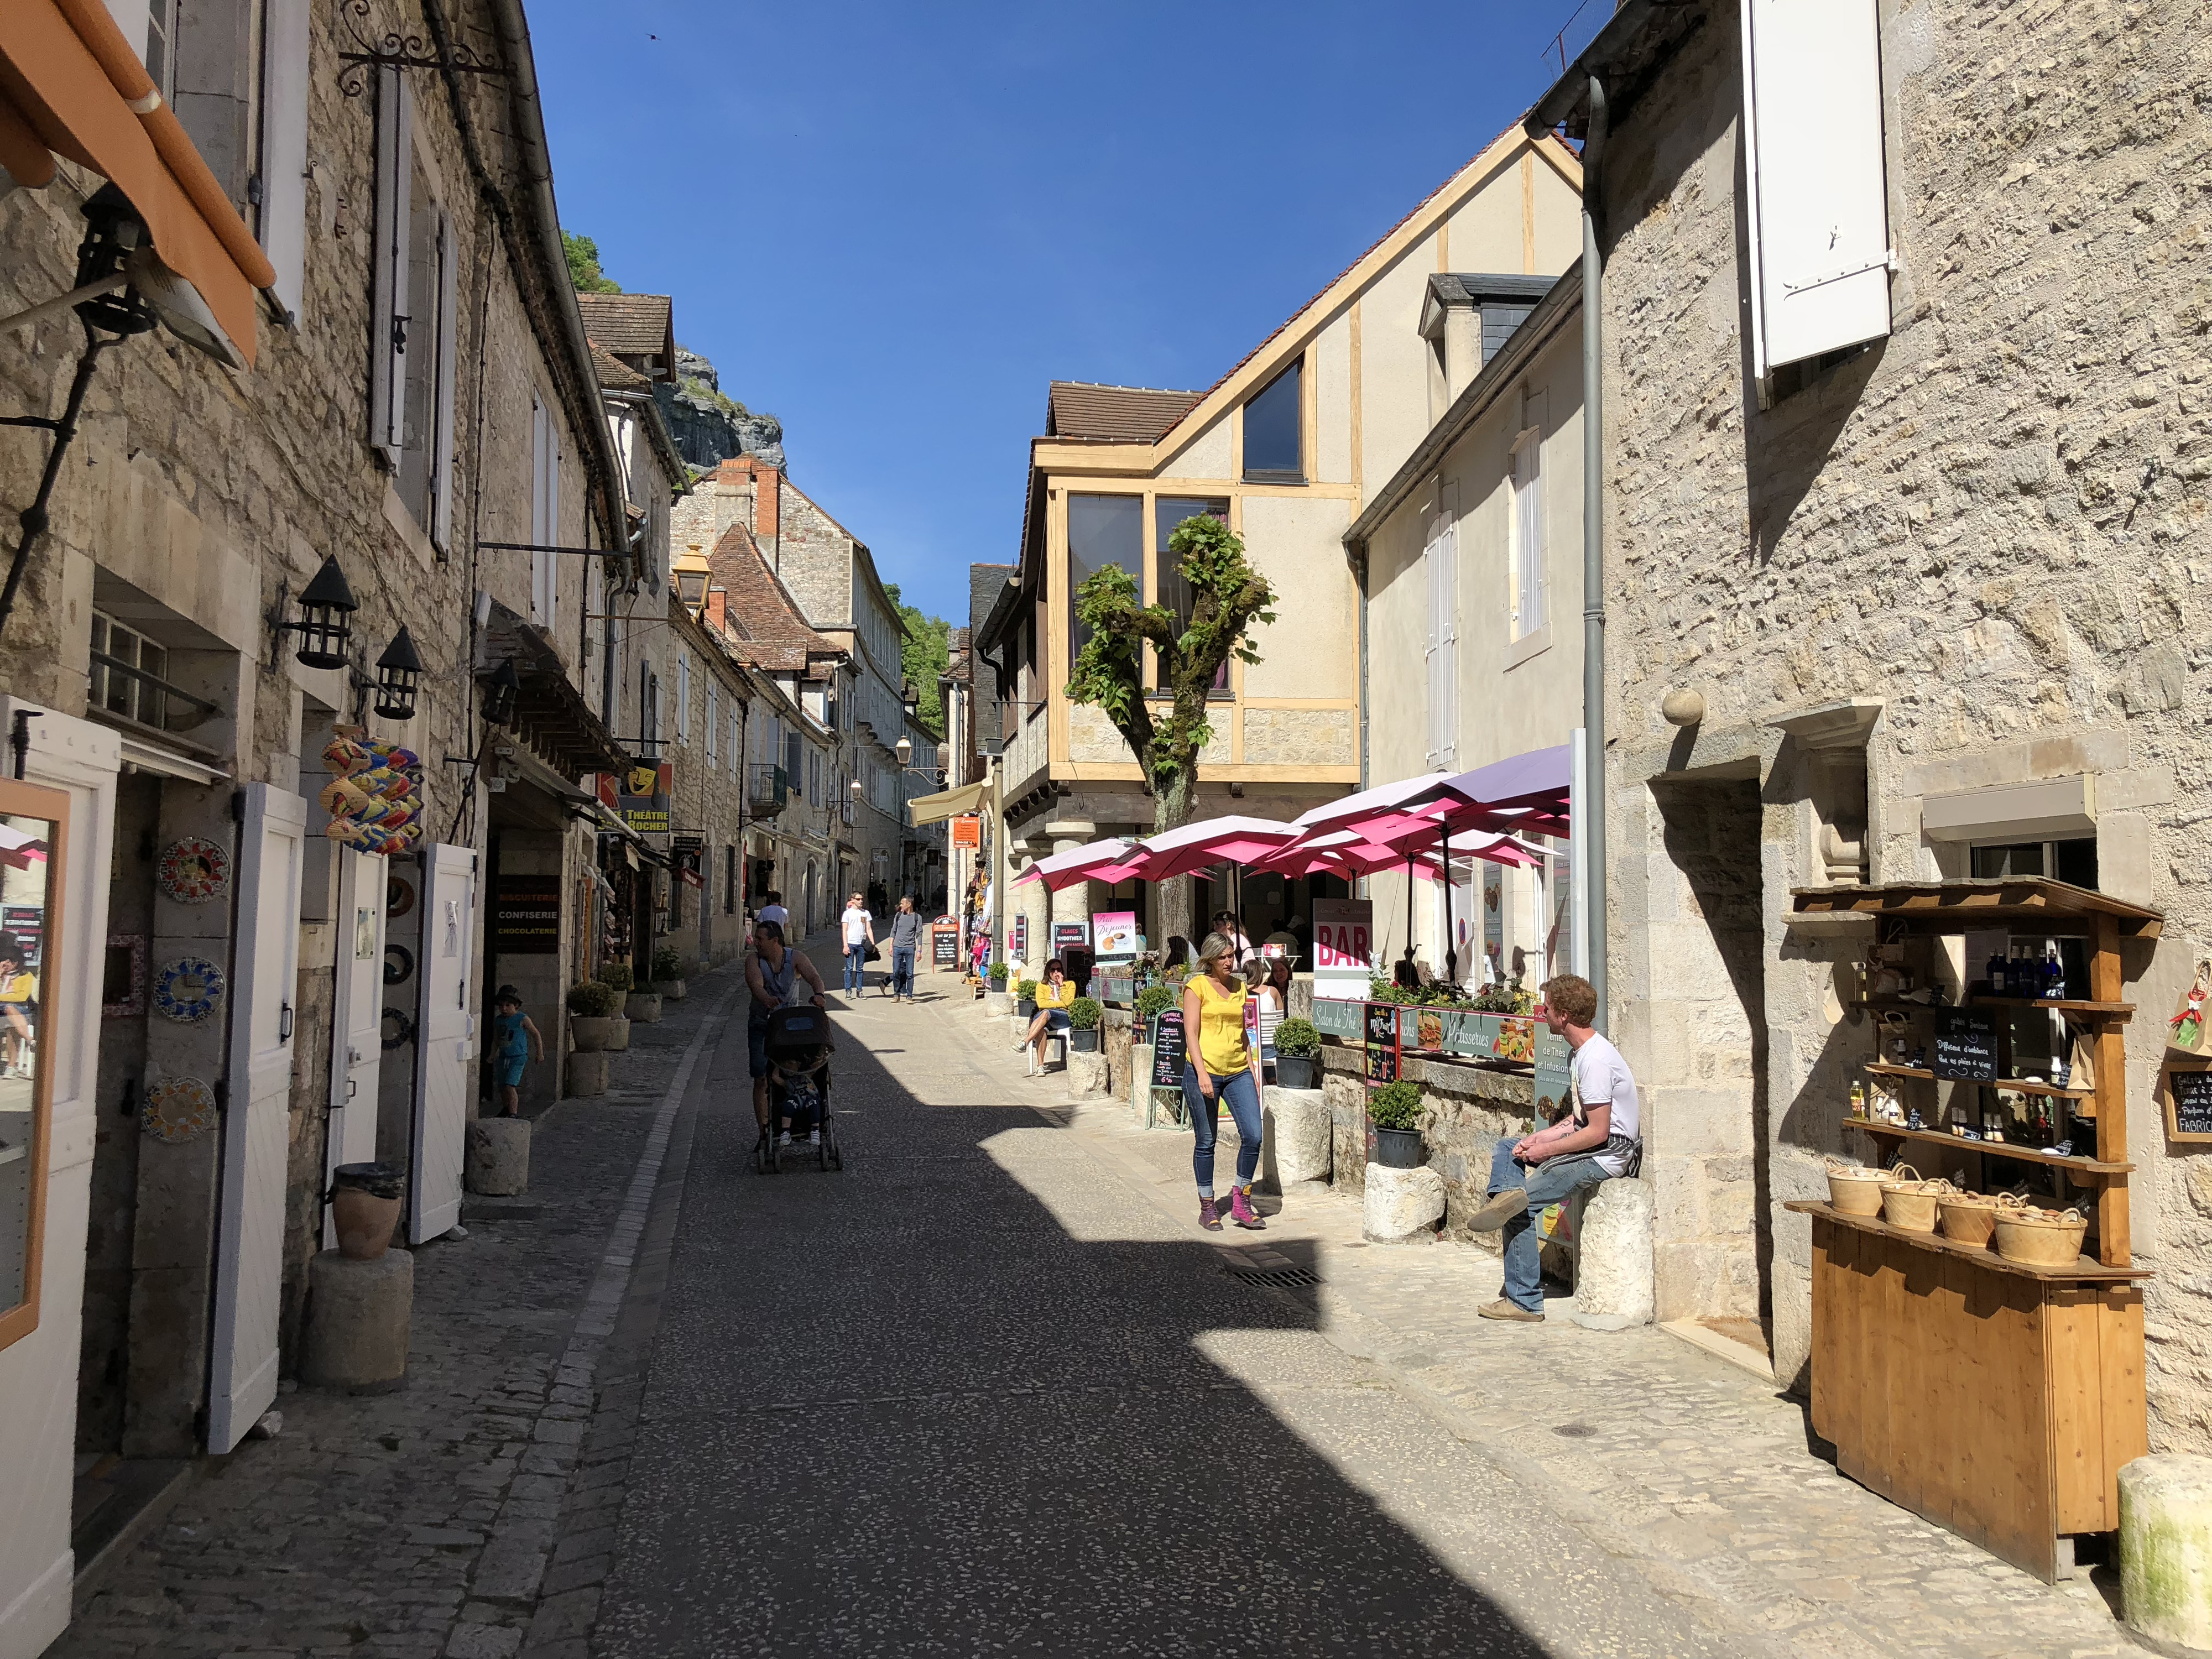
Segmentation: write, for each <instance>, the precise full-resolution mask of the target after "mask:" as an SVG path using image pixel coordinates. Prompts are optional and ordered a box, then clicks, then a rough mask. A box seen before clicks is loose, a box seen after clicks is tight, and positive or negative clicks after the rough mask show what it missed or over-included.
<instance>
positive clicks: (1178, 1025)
mask: <svg viewBox="0 0 2212 1659" xmlns="http://www.w3.org/2000/svg"><path fill="white" fill-rule="evenodd" d="M1184 1053H1185V1050H1184V1048H1183V1033H1182V1009H1180V1008H1163V1009H1162V1010H1160V1012H1158V1013H1157V1014H1155V1015H1153V1016H1152V1087H1154V1088H1155V1089H1180V1088H1182V1066H1183V1056H1184Z"/></svg>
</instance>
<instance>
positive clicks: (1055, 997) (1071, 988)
mask: <svg viewBox="0 0 2212 1659" xmlns="http://www.w3.org/2000/svg"><path fill="white" fill-rule="evenodd" d="M1074 1002H1075V981H1073V980H1072V979H1070V978H1068V976H1067V969H1066V965H1065V964H1063V963H1061V961H1060V958H1059V957H1054V958H1053V959H1052V960H1051V961H1050V962H1048V963H1045V965H1044V977H1043V978H1042V979H1041V980H1039V981H1037V988H1036V1006H1037V1012H1036V1018H1035V1019H1033V1020H1031V1021H1030V1029H1029V1034H1028V1035H1027V1036H1024V1037H1023V1038H1022V1040H1021V1041H1020V1042H1017V1043H1016V1044H1015V1045H1014V1049H1015V1052H1016V1053H1019V1052H1020V1051H1021V1050H1022V1049H1024V1048H1035V1049H1036V1051H1037V1055H1036V1057H1037V1060H1038V1061H1039V1062H1040V1063H1042V1061H1043V1060H1044V1047H1043V1044H1044V1039H1045V1033H1047V1032H1048V1031H1057V1032H1060V1033H1061V1034H1063V1035H1065V1034H1066V1032H1067V1031H1068V1030H1069V1029H1070V1028H1071V1025H1072V1024H1073V1023H1072V1022H1071V1021H1070V1020H1069V1018H1068V1017H1067V1011H1068V1009H1069V1008H1070V1007H1071V1006H1073V1004H1074Z"/></svg>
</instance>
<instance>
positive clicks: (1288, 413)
mask: <svg viewBox="0 0 2212 1659" xmlns="http://www.w3.org/2000/svg"><path fill="white" fill-rule="evenodd" d="M1299 367H1300V366H1299V365H1298V364H1297V363H1292V364H1291V366H1290V367H1289V368H1286V369H1285V370H1284V371H1283V372H1282V373H1281V374H1278V375H1277V376H1275V378H1274V379H1273V380H1270V381H1269V382H1268V383H1267V389H1266V390H1265V391H1263V392H1260V393H1259V394H1258V395H1257V396H1256V397H1255V398H1253V399H1252V400H1251V401H1250V402H1249V403H1248V404H1245V405H1244V476H1245V477H1248V478H1251V479H1255V480H1258V481H1261V482H1262V483H1265V482H1268V481H1271V480H1272V481H1279V482H1285V483H1304V482H1305V458H1304V454H1303V453H1301V449H1300V445H1299V436H1300V428H1302V426H1303V425H1304V422H1302V421H1301V420H1300V419H1299V416H1300V415H1301V413H1302V412H1303V408H1302V404H1301V403H1300V400H1299V398H1298V380H1299V372H1298V371H1299Z"/></svg>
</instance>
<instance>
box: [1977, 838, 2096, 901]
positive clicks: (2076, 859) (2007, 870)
mask: <svg viewBox="0 0 2212 1659" xmlns="http://www.w3.org/2000/svg"><path fill="white" fill-rule="evenodd" d="M1972 876H1973V878H1974V879H1975V880H1977V881H1999V880H2002V879H2003V878H2005V877H2007V876H2048V877H2050V878H2051V879H2052V880H2053V881H2063V882H2069V883H2071V884H2073V885H2074V886H2076V887H2087V888H2089V889H2091V890H2095V888H2096V885H2097V838H2096V837H2095V836H2079V837H2076V838H2073V839H2069V840H2067V841H2028V842H2001V843H1995V844H1991V845H1988V846H1982V847H1976V848H1973V849H1972Z"/></svg>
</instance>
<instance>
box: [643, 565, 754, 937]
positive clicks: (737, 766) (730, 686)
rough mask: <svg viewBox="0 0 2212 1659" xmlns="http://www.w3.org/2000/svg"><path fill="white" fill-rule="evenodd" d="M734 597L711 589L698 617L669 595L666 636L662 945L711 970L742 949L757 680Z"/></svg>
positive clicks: (721, 590) (672, 595)
mask: <svg viewBox="0 0 2212 1659" xmlns="http://www.w3.org/2000/svg"><path fill="white" fill-rule="evenodd" d="M729 618H730V611H729V607H728V594H727V592H726V591H725V590H723V589H720V588H709V589H708V590H707V592H705V594H704V596H703V600H702V604H701V605H700V608H699V611H698V612H697V614H696V615H695V614H694V613H693V611H691V609H690V606H688V605H685V604H684V600H683V599H682V597H681V596H680V595H675V594H671V596H670V598H669V601H668V627H667V629H666V630H665V631H666V634H667V636H668V638H669V641H670V642H671V649H672V651H673V653H674V655H675V659H676V665H675V684H676V702H675V708H674V710H673V726H672V740H671V743H670V744H669V751H668V752H669V755H670V757H671V762H670V763H671V767H672V769H673V770H672V777H671V790H670V795H669V806H670V818H671V829H670V834H669V848H670V859H669V866H670V867H669V872H668V878H667V880H668V902H667V904H666V905H665V907H664V909H665V915H666V921H665V926H664V927H663V928H662V929H661V932H662V934H663V938H662V939H661V940H660V941H659V943H661V944H663V945H666V946H667V948H669V949H670V950H672V951H675V952H676V954H677V955H678V957H682V958H684V960H685V961H686V962H691V963H700V964H702V966H707V967H712V966H714V965H716V964H718V963H724V962H727V961H728V960H729V959H730V958H731V957H733V956H736V955H737V954H738V953H739V952H740V951H743V950H744V942H745V939H744V935H745V915H744V858H743V855H742V854H741V853H740V851H739V848H741V847H742V846H743V845H744V835H745V828H746V823H745V818H746V814H745V777H744V771H745V757H746V756H747V754H748V753H749V752H750V747H749V745H750V730H749V726H748V722H749V720H750V715H751V712H752V699H753V690H752V677H751V676H750V674H748V673H747V672H746V671H745V666H744V661H743V659H742V657H741V656H740V655H739V654H738V653H739V651H740V650H741V648H742V647H741V644H740V643H739V642H738V641H735V640H733V639H732V630H731V629H730V622H729Z"/></svg>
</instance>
